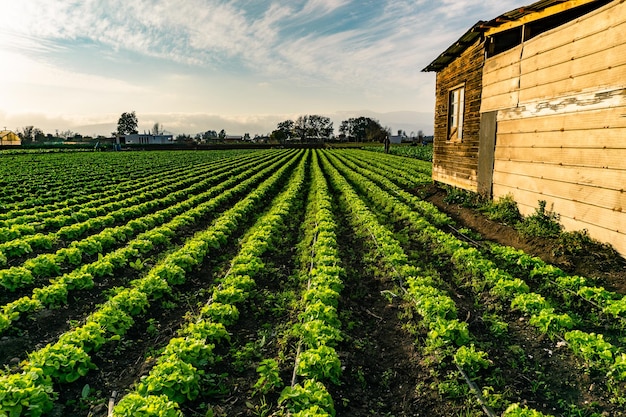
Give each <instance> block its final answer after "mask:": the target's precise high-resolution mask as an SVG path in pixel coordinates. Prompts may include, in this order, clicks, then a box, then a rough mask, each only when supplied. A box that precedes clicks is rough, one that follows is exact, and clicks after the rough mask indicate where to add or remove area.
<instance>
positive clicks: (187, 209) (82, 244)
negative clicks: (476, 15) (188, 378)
mask: <svg viewBox="0 0 626 417" xmlns="http://www.w3.org/2000/svg"><path fill="white" fill-rule="evenodd" d="M287 158H289V155H286V156H282V157H281V158H276V160H274V159H269V160H257V161H252V162H250V163H248V164H244V165H242V166H240V167H239V168H236V169H235V171H234V172H232V173H231V174H229V173H228V172H226V173H223V174H218V175H216V176H214V177H212V179H209V180H205V181H206V184H204V185H203V188H200V189H201V190H203V189H205V188H204V187H210V185H211V184H213V183H216V185H214V186H213V187H210V188H208V189H207V190H206V191H204V192H201V193H198V194H191V195H187V194H185V196H187V197H188V198H186V199H184V200H183V201H181V202H178V203H176V202H175V201H176V200H174V204H173V205H170V206H169V207H167V208H164V209H162V210H159V211H156V212H152V213H150V214H145V215H143V216H141V217H139V218H135V219H132V220H131V221H129V222H128V223H127V224H125V225H122V226H116V227H112V228H106V229H104V230H103V231H102V232H100V233H97V234H94V235H91V236H89V237H87V238H85V239H83V240H80V241H73V242H72V243H70V245H68V247H65V248H61V249H59V250H58V251H57V252H56V253H53V254H41V255H38V256H37V257H35V258H31V259H28V260H26V261H25V262H24V263H23V264H22V265H21V266H14V267H11V268H8V269H4V270H0V276H2V277H3V282H5V283H6V284H7V285H8V284H10V288H11V289H16V288H21V287H23V286H27V285H30V284H32V283H33V281H34V276H40V277H41V276H43V277H46V278H48V281H49V283H48V284H45V283H44V285H41V286H35V287H34V288H33V290H32V294H31V295H30V296H22V297H20V298H17V299H15V300H13V301H11V302H9V303H7V304H5V305H3V306H2V309H1V311H0V331H3V330H6V329H8V328H9V327H10V326H11V322H13V321H15V320H17V319H18V318H19V317H20V316H21V315H22V314H24V313H32V312H34V311H36V310H39V309H42V308H50V307H57V306H59V305H62V304H65V303H67V296H68V293H69V292H70V291H74V290H81V289H88V288H91V287H93V286H94V284H95V283H96V282H97V280H98V279H100V278H102V277H104V276H106V275H111V274H113V273H115V272H117V271H119V270H120V268H123V267H126V266H127V265H128V264H129V263H130V262H133V260H137V259H141V258H142V257H143V256H145V255H146V254H147V253H149V252H150V251H153V250H154V249H155V247H158V246H159V245H165V244H168V243H169V242H170V241H172V240H174V239H177V238H178V235H179V234H180V233H181V230H182V229H184V228H188V227H190V226H191V225H193V224H195V223H198V222H199V221H200V219H203V218H206V216H210V215H212V213H213V212H214V211H215V210H216V209H217V208H219V207H220V205H223V204H225V203H227V202H228V201H232V200H234V199H236V198H238V197H239V196H241V195H244V194H245V193H246V192H249V191H250V190H252V189H254V188H255V187H256V186H257V184H258V182H259V181H260V180H261V179H263V178H264V177H266V176H267V175H269V174H270V173H271V172H273V171H275V170H276V169H277V168H278V167H280V166H281V165H282V164H283V163H284V161H285V160H286V159H287ZM238 170H241V172H240V173H239V174H237V175H232V174H236V172H237V171H238ZM205 181H201V182H202V183H204V182H205ZM181 193H185V191H184V190H183V191H181ZM116 245H117V246H119V247H118V248H117V249H114V248H115V246H116ZM111 249H114V250H111ZM94 255H95V256H96V260H94V261H91V262H89V261H88V262H84V260H88V259H89V258H90V257H93V256H94ZM59 264H62V265H63V264H65V265H73V266H76V268H75V269H73V270H71V271H69V272H66V273H64V274H60V275H58V272H59V271H60V269H61V266H59ZM44 269H45V271H46V272H47V273H46V274H44V273H43V272H42V271H43V270H44ZM41 281H43V280H41ZM42 283H43V282H42Z"/></svg>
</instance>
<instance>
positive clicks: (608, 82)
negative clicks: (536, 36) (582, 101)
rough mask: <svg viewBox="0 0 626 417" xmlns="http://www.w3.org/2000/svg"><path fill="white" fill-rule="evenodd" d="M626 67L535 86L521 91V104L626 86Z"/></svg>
mask: <svg viewBox="0 0 626 417" xmlns="http://www.w3.org/2000/svg"><path fill="white" fill-rule="evenodd" d="M625 80H626V65H624V64H622V65H619V66H611V67H607V68H605V69H603V70H600V71H596V72H593V73H588V74H582V75H579V76H571V77H570V78H567V79H563V80H560V81H555V82H553V83H551V84H546V85H540V86H534V87H528V88H524V89H523V90H520V93H519V99H520V102H522V103H524V102H530V101H535V100H540V99H543V98H546V97H550V98H553V97H559V96H564V95H571V94H572V93H577V92H585V91H588V90H591V89H603V88H604V89H608V88H611V87H612V88H616V87H624V86H625V85H626V83H625Z"/></svg>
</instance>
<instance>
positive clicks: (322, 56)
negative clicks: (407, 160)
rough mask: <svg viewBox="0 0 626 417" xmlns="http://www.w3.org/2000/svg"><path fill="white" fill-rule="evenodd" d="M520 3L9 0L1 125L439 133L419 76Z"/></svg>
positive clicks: (101, 130) (0, 31)
mask: <svg viewBox="0 0 626 417" xmlns="http://www.w3.org/2000/svg"><path fill="white" fill-rule="evenodd" d="M524 4H526V3H525V2H520V1H519V0H438V1H432V0H412V1H408V0H361V1H351V0H291V1H286V0H283V1H271V0H270V1H262V0H235V1H220V0H83V1H76V0H20V1H2V2H1V3H0V16H2V20H3V26H2V28H0V63H1V64H0V65H2V66H3V68H2V70H1V71H0V129H1V128H4V127H5V126H6V127H7V128H8V129H13V130H15V129H17V128H22V127H23V126H27V125H34V126H36V127H39V128H41V129H43V130H44V131H45V132H47V133H48V132H49V133H54V131H55V130H59V131H65V130H72V131H74V132H79V133H81V134H84V135H91V134H105V135H106V134H109V133H110V132H112V131H113V130H115V126H116V123H117V119H118V118H119V116H120V114H121V113H122V112H126V111H133V110H134V111H136V113H137V116H138V119H139V130H140V131H141V130H149V129H151V128H152V125H153V124H154V123H155V122H158V123H161V124H162V125H163V127H164V128H165V130H166V131H169V132H172V133H174V134H177V133H189V134H192V135H193V134H195V133H198V132H201V131H205V130H209V129H211V130H220V129H225V130H226V132H227V133H232V134H243V133H246V132H248V133H251V134H255V133H259V134H263V133H268V132H270V131H271V130H273V129H274V128H275V127H276V124H277V123H278V122H280V121H282V120H286V119H295V118H297V117H298V115H301V114H321V115H325V116H328V117H330V118H331V119H332V120H333V121H335V127H338V125H339V123H340V121H341V120H344V119H346V118H348V117H353V116H361V115H363V116H369V117H373V118H376V119H378V120H380V122H381V124H383V125H385V126H388V127H390V128H391V129H392V130H394V131H395V130H397V129H404V130H406V131H407V133H409V132H410V131H412V130H413V131H417V130H418V129H421V130H423V131H424V133H426V134H431V133H432V130H433V128H432V118H433V116H432V114H433V109H434V86H435V74H433V73H423V72H421V69H422V68H424V67H425V66H426V65H428V64H429V63H430V62H431V61H432V60H433V59H434V58H436V57H437V55H439V53H441V52H442V51H443V50H445V49H446V48H447V47H448V46H449V45H450V44H451V43H452V42H454V41H455V40H457V39H458V37H459V36H460V35H462V34H463V33H464V32H465V31H466V30H467V29H468V28H469V27H471V26H472V25H473V24H474V23H476V22H477V21H478V20H488V19H492V18H494V17H496V16H498V15H500V14H502V13H504V12H506V11H509V10H511V9H513V8H515V7H518V6H521V5H524Z"/></svg>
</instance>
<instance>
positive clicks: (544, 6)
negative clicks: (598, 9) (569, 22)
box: [484, 0, 598, 36]
mask: <svg viewBox="0 0 626 417" xmlns="http://www.w3.org/2000/svg"><path fill="white" fill-rule="evenodd" d="M595 1H598V0H541V1H538V2H536V3H533V4H531V5H528V6H524V7H521V8H518V9H515V10H512V11H510V12H508V13H505V14H503V15H501V16H498V17H496V18H495V19H493V20H492V21H490V22H486V23H485V24H484V26H485V27H488V29H487V31H486V32H485V36H491V35H494V34H496V33H499V32H504V31H505V30H509V29H513V28H516V27H520V26H522V25H525V24H527V23H530V22H534V21H535V20H539V19H543V18H544V17H548V16H552V15H555V14H557V13H561V12H564V11H566V10H571V9H574V8H576V7H580V6H583V5H585V4H589V3H593V2H595ZM507 20H508V21H507Z"/></svg>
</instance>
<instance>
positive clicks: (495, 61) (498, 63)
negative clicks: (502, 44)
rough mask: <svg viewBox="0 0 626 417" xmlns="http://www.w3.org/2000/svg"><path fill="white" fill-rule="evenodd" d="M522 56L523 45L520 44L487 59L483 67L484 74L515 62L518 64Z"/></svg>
mask: <svg viewBox="0 0 626 417" xmlns="http://www.w3.org/2000/svg"><path fill="white" fill-rule="evenodd" d="M521 56H522V45H518V46H516V47H514V48H511V49H509V50H508V51H505V52H502V53H500V54H498V55H495V56H493V57H491V58H487V59H486V60H485V65H484V67H483V76H484V75H485V74H489V73H491V72H493V71H497V70H499V69H500V68H505V67H508V66H511V65H514V64H518V63H519V60H520V57H521Z"/></svg>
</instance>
